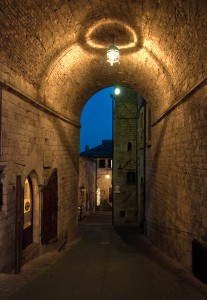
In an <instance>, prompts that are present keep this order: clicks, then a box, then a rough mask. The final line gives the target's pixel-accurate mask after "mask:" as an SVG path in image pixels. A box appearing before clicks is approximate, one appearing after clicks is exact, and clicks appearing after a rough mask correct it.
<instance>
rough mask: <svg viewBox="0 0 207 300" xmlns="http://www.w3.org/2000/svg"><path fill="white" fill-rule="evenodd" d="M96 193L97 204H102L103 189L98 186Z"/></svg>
mask: <svg viewBox="0 0 207 300" xmlns="http://www.w3.org/2000/svg"><path fill="white" fill-rule="evenodd" d="M96 195H97V197H96V205H97V206H100V205H101V190H100V188H97V191H96Z"/></svg>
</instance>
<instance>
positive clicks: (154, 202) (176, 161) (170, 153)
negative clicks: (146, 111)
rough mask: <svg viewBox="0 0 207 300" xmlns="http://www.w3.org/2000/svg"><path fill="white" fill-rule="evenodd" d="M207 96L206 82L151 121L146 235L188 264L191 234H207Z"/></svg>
mask: <svg viewBox="0 0 207 300" xmlns="http://www.w3.org/2000/svg"><path fill="white" fill-rule="evenodd" d="M206 98H207V84H206V83H205V84H202V86H200V87H198V88H197V89H196V90H194V92H192V93H191V94H189V95H188V97H186V98H185V99H183V101H182V103H180V105H178V106H177V107H176V108H175V109H174V110H173V111H171V112H170V113H169V114H168V115H166V116H165V117H164V118H163V119H162V120H161V121H160V122H159V123H157V124H155V125H154V126H153V127H152V132H151V134H152V139H151V148H147V160H146V161H147V185H146V224H147V236H148V237H149V239H150V240H151V241H152V242H153V243H154V244H155V245H156V246H158V247H159V248H161V249H162V250H164V251H165V252H166V253H168V254H169V255H170V256H171V257H172V258H174V259H175V260H177V261H178V262H179V263H180V264H182V265H183V266H185V267H186V268H189V269H190V268H191V256H192V240H193V239H197V240H199V241H201V242H202V243H204V244H206V240H207V201H206V195H207V155H206V153H207V152H206V149H207V134H206V128H207V104H206ZM206 246H207V244H206Z"/></svg>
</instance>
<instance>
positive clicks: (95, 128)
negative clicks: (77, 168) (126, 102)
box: [80, 87, 114, 152]
mask: <svg viewBox="0 0 207 300" xmlns="http://www.w3.org/2000/svg"><path fill="white" fill-rule="evenodd" d="M113 92H114V88H113V87H109V88H106V89H103V90H101V91H99V92H97V93H96V94H94V95H93V96H92V97H91V98H90V99H89V100H88V102H87V103H86V105H85V106H84V108H83V111H82V115H81V126H82V128H81V131H80V152H82V151H84V150H85V145H89V148H90V149H91V148H93V147H95V146H97V145H100V144H101V143H102V140H107V139H111V138H112V99H111V97H110V94H113Z"/></svg>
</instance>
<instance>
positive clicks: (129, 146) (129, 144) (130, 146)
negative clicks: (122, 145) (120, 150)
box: [127, 142, 132, 151]
mask: <svg viewBox="0 0 207 300" xmlns="http://www.w3.org/2000/svg"><path fill="white" fill-rule="evenodd" d="M127 149H128V151H131V150H132V143H131V142H129V143H128V145H127Z"/></svg>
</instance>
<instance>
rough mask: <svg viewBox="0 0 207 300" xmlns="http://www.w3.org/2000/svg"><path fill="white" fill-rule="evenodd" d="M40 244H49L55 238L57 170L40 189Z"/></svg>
mask: <svg viewBox="0 0 207 300" xmlns="http://www.w3.org/2000/svg"><path fill="white" fill-rule="evenodd" d="M42 196H43V197H42V198H43V203H42V204H43V205H42V225H41V232H42V244H43V245H46V244H49V243H50V241H51V240H54V239H56V238H57V210H58V197H57V171H56V170H55V171H54V172H53V173H52V175H51V176H50V178H49V181H48V183H47V185H46V186H45V188H44V189H43V191H42Z"/></svg>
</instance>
